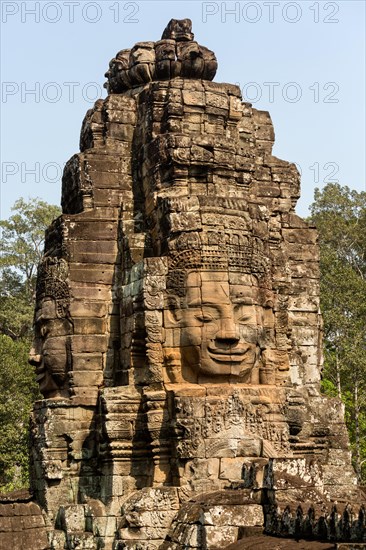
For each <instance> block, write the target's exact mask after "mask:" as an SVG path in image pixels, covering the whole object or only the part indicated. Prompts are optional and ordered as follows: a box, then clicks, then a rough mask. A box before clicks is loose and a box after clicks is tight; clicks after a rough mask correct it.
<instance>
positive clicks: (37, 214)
mask: <svg viewBox="0 0 366 550" xmlns="http://www.w3.org/2000/svg"><path fill="white" fill-rule="evenodd" d="M12 211H13V212H14V214H13V215H12V216H10V218H9V219H8V220H2V221H0V228H1V229H2V240H1V243H0V252H1V257H0V268H1V278H0V333H2V334H6V335H7V336H10V338H12V339H13V340H16V339H18V338H23V337H24V336H29V335H30V332H31V327H32V319H33V308H34V292H35V281H36V272H37V265H38V262H39V261H40V259H41V257H42V253H43V244H44V232H45V230H46V229H47V227H48V226H49V225H50V223H51V222H52V220H53V219H54V218H56V217H57V216H59V215H60V213H61V211H60V208H59V207H58V206H53V205H50V204H47V203H46V202H45V201H42V200H40V199H38V198H32V199H29V200H28V201H25V200H24V199H23V198H20V199H19V200H17V201H16V202H15V204H14V206H13V207H12Z"/></svg>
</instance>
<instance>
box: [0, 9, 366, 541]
mask: <svg viewBox="0 0 366 550" xmlns="http://www.w3.org/2000/svg"><path fill="white" fill-rule="evenodd" d="M216 66H217V62H216V59H215V56H214V54H213V52H210V51H209V50H207V48H204V47H203V46H200V45H199V44H197V42H195V41H194V40H193V34H192V30H191V22H190V21H189V20H182V21H177V20H172V21H171V22H170V23H169V24H168V26H167V28H166V30H165V31H164V33H163V37H162V39H161V40H160V41H158V42H139V43H138V44H136V45H135V46H134V47H133V48H132V49H129V50H122V51H120V52H119V53H118V54H117V56H116V58H115V59H113V60H112V62H111V64H110V69H109V71H108V73H107V78H108V84H107V88H108V92H109V94H110V95H109V96H108V97H107V98H106V99H105V100H98V101H97V102H96V104H95V106H94V107H93V108H92V109H90V110H89V111H88V112H87V114H86V117H85V119H84V121H83V124H82V129H81V136H80V151H81V152H80V153H78V154H76V155H74V156H73V157H72V158H71V159H70V160H69V162H68V163H67V164H66V166H65V171H64V176H63V182H62V207H63V214H62V216H60V218H58V219H57V220H55V221H54V223H53V224H52V225H51V227H50V228H49V230H48V232H47V235H46V244H45V255H44V258H43V259H42V261H41V263H40V267H39V271H38V282H37V303H36V312H35V341H34V346H33V350H32V352H31V363H32V364H33V365H34V366H35V368H36V372H37V376H38V381H39V384H40V389H41V392H42V394H43V396H44V399H43V400H42V401H40V402H38V403H36V404H35V407H34V411H33V415H32V449H31V458H32V490H33V493H34V499H35V501H36V502H37V503H38V504H37V506H41V508H42V513H43V515H42V516H41V515H40V514H38V515H37V514H36V513H34V514H33V515H29V514H27V513H26V509H24V510H23V509H22V508H21V507H19V506H20V505H18V508H17V510H18V512H19V514H18V516H19V517H20V518H21V521H23V522H24V523H23V525H24V528H25V530H26V531H27V530H28V531H35V532H37V533H38V532H39V533H40V534H39V536H40V537H41V538H40V539H39V540H40V541H42V540H43V539H42V537H43V536H44V533H45V532H46V531H47V533H48V540H49V547H50V548H51V549H52V550H59V549H65V548H68V549H71V548H75V547H78V548H84V549H89V548H90V549H91V548H93V549H94V548H95V549H98V548H105V549H106V550H111V549H113V550H115V549H117V548H131V549H132V548H134V549H135V550H136V549H150V550H151V549H156V550H157V549H163V548H164V549H165V550H167V549H173V548H174V549H183V548H200V549H202V548H212V549H213V548H223V547H226V546H228V545H229V544H231V543H235V542H236V541H238V540H239V539H240V538H241V537H243V536H247V535H248V536H249V535H250V536H249V538H252V535H253V534H255V535H256V536H257V537H259V538H258V544H257V546H255V547H260V546H263V548H265V547H266V546H265V544H266V543H265V542H263V541H264V540H267V541H268V540H270V537H269V538H268V539H263V537H262V536H261V533H262V529H263V526H264V527H265V529H266V532H268V533H270V534H275V535H276V536H291V537H300V538H301V537H302V538H304V539H305V538H307V537H310V538H315V539H319V540H324V539H327V540H334V541H337V540H338V541H344V542H350V541H357V542H358V543H360V544H361V543H362V542H363V541H364V537H365V534H364V533H365V525H364V524H365V511H364V508H363V507H362V506H361V508H360V504H361V503H362V501H364V497H363V495H362V493H361V492H360V490H359V488H358V487H357V486H356V484H355V475H354V472H353V469H352V466H351V460H350V452H349V445H348V438H347V431H346V428H345V424H344V421H343V408H342V406H341V404H340V402H339V401H338V400H336V399H329V398H326V397H324V396H322V395H321V394H320V375H321V367H322V363H321V361H322V358H321V329H322V321H321V315H320V313H319V255H318V246H317V233H316V230H315V229H314V228H313V227H309V226H308V225H307V223H306V222H305V221H303V220H301V219H300V218H299V217H298V216H297V215H296V214H295V212H294V208H295V205H296V201H297V199H298V197H299V174H298V172H297V169H296V167H295V165H294V164H291V163H289V162H286V161H284V160H281V159H278V158H276V157H274V156H273V155H272V146H273V143H274V131H273V127H272V123H271V119H270V115H269V113H267V112H265V111H259V110H257V109H254V108H253V107H252V106H251V105H250V104H249V103H246V102H243V101H242V98H241V94H240V90H239V88H238V87H237V86H234V85H231V84H220V83H214V82H211V80H212V78H213V77H214V74H215V71H216ZM336 502H337V507H338V508H337V510H336V511H335V508H334V505H335V503H336ZM352 502H353V504H352V506H353V508H352V511H351V508H350V506H351V503H352ZM299 503H302V506H303V507H302V508H301V511H300V509H299ZM347 503H349V507H347V506H346V504H347ZM305 504H306V506H305ZM9 506H10V507H11V506H13V504H9V503H8V504H6V505H5V508H6V510H10V508H9ZM304 506H305V507H304ZM339 506H341V508H339ZM305 508H306V509H305ZM37 510H40V509H39V508H37ZM308 510H310V512H309V511H308ZM314 514H315V515H314ZM13 515H14V514H13ZM13 515H12V513H8V512H6V513H5V514H4V515H3V518H4V522H3V530H4V532H6V537H8V533H12V534H13V531H14V532H15V536H14V541H15V543H14V544H15V547H14V548H17V547H19V548H22V546H21V544H22V543H21V542H19V541H20V540H21V539H20V538H19V537H21V536H23V535H20V534H19V529H18V527H16V528H15V526H14V527H13V523H14V522H13V519H14V518H13ZM26 517H27V518H28V519H27V520H25V518H26ZM34 517H36V519H34ZM29 518H31V519H29ZM40 518H41V519H40ZM41 521H43V522H44V524H43V523H42V524H41V523H40V522H41ZM0 523H1V522H0ZM20 523H21V522H19V525H20ZM9 529H10V531H9ZM45 530H46V531H45ZM37 536H38V535H37ZM253 536H254V535H253ZM6 540H7V541H9V538H7V539H6ZM37 540H38V539H37ZM248 541H249V539H248ZM37 544H38V546H37ZM41 544H43V543H42V542H39V543H38V542H37V543H34V548H38V547H40V548H41V547H42V546H41ZM238 544H241V543H239V542H238ZM248 544H249V542H248ZM250 544H252V543H251V542H250ZM271 544H272V546H271V548H272V547H274V546H273V542H271ZM309 544H310V543H309ZM17 545H18V546H17ZM253 545H255V542H253ZM248 547H250V546H248ZM252 547H254V546H252ZM289 547H290V546H289ZM309 548H310V546H309ZM314 548H315V547H314Z"/></svg>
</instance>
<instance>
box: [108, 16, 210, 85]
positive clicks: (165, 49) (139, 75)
mask: <svg viewBox="0 0 366 550" xmlns="http://www.w3.org/2000/svg"><path fill="white" fill-rule="evenodd" d="M191 30H192V22H191V21H190V20H189V19H184V20H182V21H177V20H176V19H172V20H171V21H170V22H169V24H168V26H167V27H166V29H165V31H164V32H163V36H162V39H161V40H160V41H158V42H138V43H137V44H135V46H134V47H133V48H132V49H131V50H128V49H127V50H121V51H120V52H118V53H117V55H116V57H115V58H113V59H112V60H111V62H110V64H109V70H108V71H107V72H106V74H105V76H106V77H107V79H108V82H107V83H106V84H105V87H106V88H107V90H108V93H110V94H118V93H122V92H124V91H126V90H128V89H130V88H135V87H138V86H143V85H144V84H147V83H148V82H151V81H154V80H170V79H171V78H176V77H182V78H192V79H204V80H213V78H214V77H215V74H216V70H217V60H216V57H215V54H214V53H213V52H212V51H211V50H209V49H208V48H205V47H204V46H200V45H199V44H198V43H197V42H195V41H194V40H193V37H194V35H193V33H192V32H191Z"/></svg>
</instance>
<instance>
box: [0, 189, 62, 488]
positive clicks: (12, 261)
mask: <svg viewBox="0 0 366 550" xmlns="http://www.w3.org/2000/svg"><path fill="white" fill-rule="evenodd" d="M12 211H13V212H14V214H13V215H12V216H10V218H9V219H8V220H2V221H0V228H1V229H2V240H1V244H0V251H1V257H0V268H1V278H0V425H1V433H0V492H6V491H11V490H14V489H20V488H23V487H25V486H27V483H28V461H29V459H28V437H29V426H28V419H29V413H30V411H31V408H32V403H33V401H34V400H35V399H36V398H40V394H39V392H38V386H37V384H36V383H35V377H34V371H33V368H32V367H31V366H30V365H29V364H28V353H29V349H30V346H31V332H32V331H31V329H32V323H33V311H34V294H35V281H36V271H37V264H38V262H39V260H40V259H41V256H42V253H43V243H44V232H45V229H46V228H47V227H48V225H49V224H50V223H51V221H52V220H53V219H54V218H55V217H56V216H58V215H59V214H60V209H59V207H57V206H52V205H49V204H47V203H46V202H44V201H41V200H39V199H29V201H25V200H24V199H19V200H17V201H16V202H15V204H14V206H13V208H12Z"/></svg>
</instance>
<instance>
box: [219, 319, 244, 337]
mask: <svg viewBox="0 0 366 550" xmlns="http://www.w3.org/2000/svg"><path fill="white" fill-rule="evenodd" d="M239 339H240V337H239V332H238V327H237V326H236V324H235V322H234V319H233V318H231V317H230V318H226V319H222V321H221V323H220V330H219V331H218V332H217V334H216V340H221V341H225V342H226V343H228V344H235V343H236V342H238V341H239Z"/></svg>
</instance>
